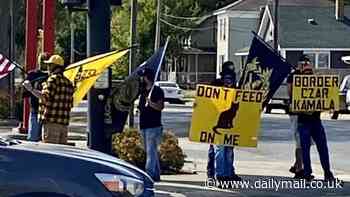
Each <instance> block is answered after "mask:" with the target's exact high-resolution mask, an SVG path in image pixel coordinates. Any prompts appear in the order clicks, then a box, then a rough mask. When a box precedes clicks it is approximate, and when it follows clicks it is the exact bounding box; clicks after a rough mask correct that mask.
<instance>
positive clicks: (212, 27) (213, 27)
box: [160, 18, 252, 33]
mask: <svg viewBox="0 0 350 197" xmlns="http://www.w3.org/2000/svg"><path fill="white" fill-rule="evenodd" d="M160 21H161V22H162V23H164V24H166V25H169V26H171V27H173V28H176V29H182V30H188V31H206V30H210V29H216V26H208V27H202V28H192V27H183V26H178V25H175V24H172V23H170V22H168V21H166V20H164V19H162V18H161V19H160ZM229 29H230V30H233V31H238V32H243V33H247V32H251V31H252V29H244V28H229Z"/></svg>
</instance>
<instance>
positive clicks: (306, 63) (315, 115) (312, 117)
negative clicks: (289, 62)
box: [297, 55, 335, 181]
mask: <svg viewBox="0 0 350 197" xmlns="http://www.w3.org/2000/svg"><path fill="white" fill-rule="evenodd" d="M299 62H300V64H301V74H302V75H308V74H313V70H312V65H311V64H310V59H309V57H308V56H306V55H303V56H302V57H301V58H300V60H299ZM320 116H321V113H320V112H300V113H298V114H297V130H298V132H299V135H300V144H301V149H302V158H303V159H302V160H303V165H304V174H303V177H302V178H304V179H306V180H307V181H311V180H312V179H313V178H314V176H313V175H312V169H311V159H310V147H311V138H312V139H313V140H314V142H315V144H316V147H317V150H318V153H319V156H320V160H321V165H322V168H323V171H324V179H325V181H334V180H335V178H334V176H333V173H332V171H331V169H330V162H329V153H328V147H327V138H326V134H325V130H324V128H323V125H322V121H321V117H320Z"/></svg>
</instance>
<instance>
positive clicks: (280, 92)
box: [265, 81, 289, 114]
mask: <svg viewBox="0 0 350 197" xmlns="http://www.w3.org/2000/svg"><path fill="white" fill-rule="evenodd" d="M273 109H282V110H284V112H285V113H288V111H289V94H288V84H287V82H286V81H284V82H283V83H282V84H281V86H280V87H279V88H278V89H277V91H276V93H275V94H274V95H273V97H272V98H271V100H270V101H269V103H268V104H267V105H266V108H265V112H266V113H268V114H269V113H271V111H272V110H273Z"/></svg>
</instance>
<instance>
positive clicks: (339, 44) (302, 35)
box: [279, 6, 350, 48]
mask: <svg viewBox="0 0 350 197" xmlns="http://www.w3.org/2000/svg"><path fill="white" fill-rule="evenodd" d="M345 13H350V7H348V6H346V8H345ZM308 19H314V20H315V22H316V24H310V23H309V22H308ZM349 34H350V20H349V19H347V20H345V21H344V22H341V21H337V20H336V19H335V8H334V7H307V6H304V7H303V6H298V7H297V6H281V7H280V11H279V44H280V46H281V48H350V39H348V38H349Z"/></svg>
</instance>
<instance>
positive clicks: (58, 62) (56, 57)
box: [44, 55, 64, 66]
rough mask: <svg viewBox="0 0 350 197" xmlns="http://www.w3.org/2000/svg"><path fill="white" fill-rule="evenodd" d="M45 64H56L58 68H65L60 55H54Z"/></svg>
mask: <svg viewBox="0 0 350 197" xmlns="http://www.w3.org/2000/svg"><path fill="white" fill-rule="evenodd" d="M44 63H45V64H54V65H57V66H64V60H63V58H62V57H61V56H59V55H52V56H51V57H50V59H49V60H47V61H44Z"/></svg>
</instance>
